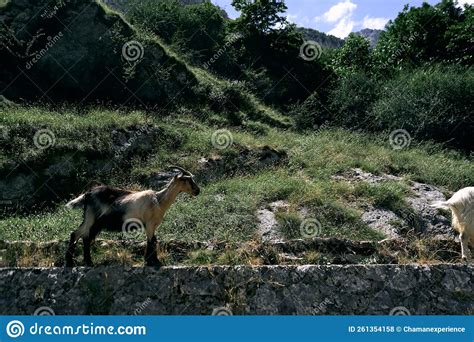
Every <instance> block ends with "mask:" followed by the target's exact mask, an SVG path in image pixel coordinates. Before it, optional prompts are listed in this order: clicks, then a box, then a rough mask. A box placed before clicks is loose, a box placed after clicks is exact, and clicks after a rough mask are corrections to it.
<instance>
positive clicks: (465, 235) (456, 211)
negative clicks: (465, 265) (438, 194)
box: [431, 187, 474, 262]
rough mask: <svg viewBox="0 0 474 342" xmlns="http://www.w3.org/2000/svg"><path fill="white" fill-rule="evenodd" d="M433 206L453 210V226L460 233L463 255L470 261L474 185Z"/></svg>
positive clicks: (473, 222)
mask: <svg viewBox="0 0 474 342" xmlns="http://www.w3.org/2000/svg"><path fill="white" fill-rule="evenodd" d="M431 206H432V207H433V208H438V209H450V210H451V213H452V217H453V218H452V222H453V228H454V229H455V230H456V231H457V232H459V234H460V235H459V239H460V240H461V257H462V259H463V260H464V261H468V262H469V261H470V260H471V251H470V250H469V245H471V246H474V187H468V188H464V189H461V190H459V191H458V192H456V193H455V194H454V195H453V196H452V197H451V198H450V199H449V200H447V201H438V202H435V203H433V204H432V205H431Z"/></svg>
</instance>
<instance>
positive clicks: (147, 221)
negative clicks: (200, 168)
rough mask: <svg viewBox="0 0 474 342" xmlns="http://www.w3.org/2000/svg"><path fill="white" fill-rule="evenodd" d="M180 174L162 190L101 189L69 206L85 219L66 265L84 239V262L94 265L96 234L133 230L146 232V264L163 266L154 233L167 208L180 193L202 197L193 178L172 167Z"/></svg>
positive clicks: (74, 236)
mask: <svg viewBox="0 0 474 342" xmlns="http://www.w3.org/2000/svg"><path fill="white" fill-rule="evenodd" d="M172 168H173V169H176V170H178V171H179V172H180V174H179V175H177V176H174V177H173V179H172V180H171V181H170V182H169V183H168V185H166V187H165V188H164V189H163V190H161V191H153V190H146V191H140V192H133V191H128V190H122V189H115V188H111V187H108V186H98V187H95V188H93V189H91V190H90V191H88V192H86V193H85V194H82V195H81V196H79V197H77V198H76V199H74V200H72V201H70V202H69V203H67V204H66V206H67V207H69V208H74V209H76V208H83V210H84V220H83V222H82V224H81V225H80V226H79V228H78V229H76V230H75V231H74V232H72V233H71V238H70V240H69V245H68V249H67V251H66V266H67V267H72V266H73V258H74V250H75V246H76V242H77V241H78V240H79V239H81V238H82V241H83V243H84V262H85V263H86V265H87V266H92V259H91V254H90V244H91V242H92V241H93V240H94V239H95V237H96V236H97V234H98V233H99V232H100V231H101V230H102V229H106V230H109V231H124V230H125V231H128V230H129V229H130V228H131V227H127V225H130V226H134V228H137V226H138V228H141V229H144V230H145V233H146V236H147V247H146V252H145V262H146V265H148V266H160V263H159V261H158V258H157V256H156V237H155V230H156V228H157V227H158V226H159V225H160V223H161V221H162V220H163V217H164V215H165V213H166V211H167V210H168V208H169V207H170V206H171V205H172V204H173V202H174V201H175V200H176V197H177V196H178V195H179V194H180V193H181V192H186V193H188V194H190V195H193V196H197V195H199V192H200V189H199V187H198V186H197V184H196V183H195V181H194V176H193V175H192V174H191V173H190V172H188V171H186V170H184V169H182V168H180V167H177V166H174V167H172Z"/></svg>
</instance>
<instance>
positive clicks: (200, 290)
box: [0, 265, 474, 315]
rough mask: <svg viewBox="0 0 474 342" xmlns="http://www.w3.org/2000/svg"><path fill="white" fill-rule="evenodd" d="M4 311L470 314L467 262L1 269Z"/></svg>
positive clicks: (473, 277)
mask: <svg viewBox="0 0 474 342" xmlns="http://www.w3.org/2000/svg"><path fill="white" fill-rule="evenodd" d="M0 289H1V293H2V296H1V297H0V314H3V315H6V314H8V315H31V314H33V313H34V312H35V310H36V309H38V308H39V307H47V308H49V309H50V310H48V311H49V312H50V313H52V312H54V313H55V314H56V315H71V314H75V315H89V314H96V315H133V314H142V315H151V314H155V315H156V314H158V315H160V314H162V315H170V314H173V315H211V314H212V313H213V312H215V311H216V309H218V308H225V311H226V313H227V314H234V315H277V314H278V315H292V314H300V315H353V314H355V315H388V314H397V310H401V311H403V313H404V314H407V313H408V314H412V315H468V314H472V313H473V310H474V297H473V294H474V268H473V267H472V266H463V265H433V266H428V265H407V266H393V265H373V266H309V265H308V266H262V267H250V266H237V267H165V268H162V269H160V270H156V269H154V268H148V267H147V268H129V267H122V266H114V267H96V268H74V269H62V268H48V269H39V268H34V269H31V268H27V269H15V268H3V269H0Z"/></svg>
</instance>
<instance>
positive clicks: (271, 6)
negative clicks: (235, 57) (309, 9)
mask: <svg viewBox="0 0 474 342" xmlns="http://www.w3.org/2000/svg"><path fill="white" fill-rule="evenodd" d="M232 6H234V8H235V9H236V10H237V11H239V12H240V13H241V14H240V17H239V18H238V19H237V20H236V21H235V24H236V27H237V28H238V29H239V30H240V31H241V32H243V33H244V32H245V33H247V34H249V35H252V34H257V35H267V34H272V33H275V32H276V31H277V30H278V31H279V30H281V29H284V28H285V27H287V26H288V25H289V23H288V21H287V20H286V17H284V16H283V15H281V14H282V13H284V12H286V10H287V7H286V5H285V2H284V1H281V0H255V1H252V0H232Z"/></svg>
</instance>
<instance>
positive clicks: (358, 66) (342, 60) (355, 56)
mask: <svg viewBox="0 0 474 342" xmlns="http://www.w3.org/2000/svg"><path fill="white" fill-rule="evenodd" d="M332 66H333V68H334V71H335V72H336V73H337V74H339V75H348V74H352V73H354V72H367V71H369V70H370V68H371V66H372V56H371V51H370V43H369V41H368V40H367V39H365V38H364V37H361V36H359V35H356V34H354V33H351V34H350V35H349V37H347V39H346V42H345V43H344V45H343V46H342V48H340V49H339V50H337V51H336V53H335V56H334V58H333V60H332Z"/></svg>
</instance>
